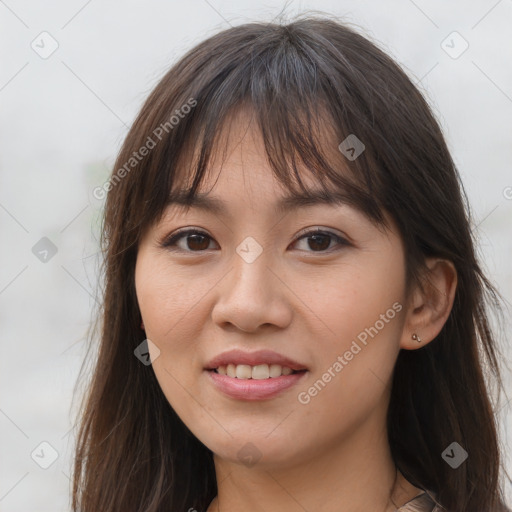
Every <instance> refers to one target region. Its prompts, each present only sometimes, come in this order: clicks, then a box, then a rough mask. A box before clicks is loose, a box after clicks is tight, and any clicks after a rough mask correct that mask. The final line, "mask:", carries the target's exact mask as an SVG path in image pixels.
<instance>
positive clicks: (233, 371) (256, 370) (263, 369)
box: [216, 364, 293, 380]
mask: <svg viewBox="0 0 512 512" xmlns="http://www.w3.org/2000/svg"><path fill="white" fill-rule="evenodd" d="M216 370H217V373H219V374H220V375H227V376H228V377H232V378H235V377H236V378H237V379H257V380H263V379H268V378H274V377H281V375H290V374H291V373H293V370H292V369H291V368H288V367H287V366H281V365H280V364H270V365H268V364H258V365H256V366H250V365H248V364H237V365H235V364H228V365H227V366H226V365H223V366H219V367H218V368H217V369H216Z"/></svg>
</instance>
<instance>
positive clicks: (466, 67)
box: [0, 0, 512, 512]
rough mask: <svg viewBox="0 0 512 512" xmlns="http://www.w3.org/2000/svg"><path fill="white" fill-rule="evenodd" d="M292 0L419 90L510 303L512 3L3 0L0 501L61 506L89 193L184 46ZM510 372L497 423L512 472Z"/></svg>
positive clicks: (89, 310)
mask: <svg viewBox="0 0 512 512" xmlns="http://www.w3.org/2000/svg"><path fill="white" fill-rule="evenodd" d="M285 7H286V9H285V12H286V13H287V14H288V16H293V15H294V14H296V13H299V12H303V11H304V10H306V9H316V10H320V11H324V12H326V13H332V14H335V15H338V16H344V17H345V19H346V20H347V21H351V22H354V23H356V24H357V25H359V26H360V27H361V30H363V31H364V32H365V33H366V34H367V35H369V36H370V37H371V38H373V39H374V40H376V41H377V42H378V43H379V45H380V46H381V47H382V48H384V49H385V50H386V51H387V52H388V53H389V54H391V56H392V57H394V58H395V59H396V60H398V61H399V62H400V63H401V64H402V66H403V67H404V68H405V70H406V71H407V72H408V74H409V76H411V78H413V80H414V81H415V82H416V83H417V84H418V85H419V87H420V88H421V90H422V91H423V92H424V94H425V95H426V97H427V99H428V101H429V103H430V104H431V105H432V108H433V109H434V111H435V113H436V115H437V117H438V119H439V121H440V123H441V125H442V128H443V130H444V133H445V135H446V139H447V142H448V145H449V147H450V149H451V151H452V153H453V156H454V159H455V162H456V164H457V166H458V168H459V170H460V172H461V174H462V178H463V181H464V183H465V187H466V189H467V192H468V195H469V198H470V201H471V203H472V206H473V212H474V226H475V227H474V229H475V233H477V234H478V238H479V240H480V255H481V258H482V261H483V262H484V266H485V268H486V269H487V271H488V273H489V274H490V277H491V279H492V281H493V282H494V283H495V284H496V285H497V286H498V288H499V290H500V291H501V293H502V294H503V296H504V298H505V299H506V301H507V304H510V302H511V299H512V265H511V254H512V236H511V235H512V232H511V220H512V172H511V156H512V154H511V153H512V144H511V142H512V131H511V119H512V66H511V63H512V31H511V30H510V27H511V26H512V0H500V1H496V0H489V1H488V0H485V1H484V0H482V1H462V0H457V1H455V0H454V1H451V2H445V1H441V0H436V1H430V2H427V1H426V0H415V1H413V0H388V1H386V2H379V1H361V0H360V1H355V0H342V1H340V0H337V1H325V0H317V1H316V2H312V1H311V2H306V1H288V2H287V4H286V5H285V2H284V1H283V2H279V1H274V2H268V1H267V2H258V1H254V0H252V1H248V0H239V1H237V2H229V1H223V0H209V1H206V0H191V1H188V2H176V1H157V0H151V1H146V2H142V1H135V0H130V1H124V2H121V1H113V0H110V1H109V0H107V1H105V0H104V1H99V0H89V1H85V0H67V1H64V0H58V1H51V2H36V1H34V0H32V1H16V0H6V1H0V20H1V30H0V51H1V58H0V62H1V67H0V105H1V111H0V112H1V116H0V140H1V151H0V183H1V185H0V228H1V233H2V241H3V247H4V249H3V252H2V264H1V265H0V327H1V343H2V345H1V346H2V349H1V355H2V357H1V358H0V364H1V371H0V385H1V387H0V390H1V394H0V432H1V437H0V439H1V447H0V461H1V462H0V510H1V511H5V512H7V511H9V512H21V511H23V512H26V511H27V510H38V511H40V512H46V511H48V512H49V511H52V512H56V511H65V510H69V483H70V482H69V476H70V474H71V462H72V447H73V440H74V437H73V436H74V431H73V420H74V409H72V408H71V405H72V402H71V400H72V396H73V390H74V386H75V382H76V379H77V376H78V371H79V369H80V366H81V364H82V361H83V359H84V355H85V347H86V343H85V342H84V339H85V335H86V330H87V327H88V325H89V322H90V321H91V316H92V314H93V311H94V308H95V307H96V302H95V300H96V299H95V295H96V291H97V281H98V264H99V260H98V237H99V227H100V219H101V209H102V207H103V202H102V201H100V200H98V199H96V198H95V197H94V196H93V195H92V190H93V189H94V188H95V187H97V186H101V185H102V184H103V183H104V182H105V180H106V179H107V177H108V175H109V172H110V170H111V167H112V165H113V163H114V159H115V156H116V154H117V151H118V149H119V147H120V144H121V142H122V140H123V137H124V136H125V135H126V133H127V130H128V127H129V126H130V124H131V123H132V121H133V120H134V117H135V115H136V113H137V111H138V109H139V108H140V106H141V104H142V102H143V100H144V99H145V98H146V96H147V95H148V93H149V92H150V91H151V89H152V88H153V87H154V86H155V85H156V83H157V81H158V80H159V78H160V77H161V76H162V75H163V74H164V73H165V72H166V71H167V69H168V68H169V67H170V65H171V64H172V63H173V62H174V61H175V60H176V59H177V58H179V56H181V55H182V54H183V53H184V52H185V51H186V50H187V49H189V48H190V47H191V46H193V45H194V44H196V43H198V42H199V41H201V40H203V39H204V38H206V37H207V36H209V35H212V34H213V33H215V32H217V31H219V30H221V29H223V28H227V27H229V26H230V25H238V24H241V23H245V22H248V21H252V20H271V19H272V18H273V17H275V16H276V15H277V14H278V13H279V12H281V11H282V10H283V8H285ZM425 193H428V191H425ZM506 313H507V317H506V325H505V329H506V330H505V333H506V337H504V339H503V340H502V343H503V349H504V350H506V355H507V361H508V363H509V365H510V361H511V351H510V349H509V347H508V343H509V342H510V336H509V334H510V327H511V322H510V309H509V310H507V312H506ZM507 337H508V339H507ZM504 371H505V378H506V384H507V395H508V396H502V399H501V402H500V405H499V414H498V421H499V424H500V428H501V432H502V436H503V437H502V443H503V449H504V452H505V454H506V456H507V460H506V466H507V469H508V471H509V473H512V456H511V451H512V450H511V449H510V440H511V433H512V413H511V403H510V402H509V401H508V400H509V399H510V398H512V393H511V390H512V379H511V375H510V373H509V372H508V371H507V369H506V368H504ZM41 443H43V444H41ZM470 456H471V455H470ZM507 493H508V500H509V502H512V489H511V488H510V485H508V486H507Z"/></svg>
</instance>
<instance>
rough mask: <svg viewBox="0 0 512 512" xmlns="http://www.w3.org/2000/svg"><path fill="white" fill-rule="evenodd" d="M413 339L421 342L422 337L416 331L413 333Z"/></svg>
mask: <svg viewBox="0 0 512 512" xmlns="http://www.w3.org/2000/svg"><path fill="white" fill-rule="evenodd" d="M412 339H413V340H415V341H417V342H418V343H421V338H420V337H419V336H418V335H417V334H416V333H414V334H413V335H412Z"/></svg>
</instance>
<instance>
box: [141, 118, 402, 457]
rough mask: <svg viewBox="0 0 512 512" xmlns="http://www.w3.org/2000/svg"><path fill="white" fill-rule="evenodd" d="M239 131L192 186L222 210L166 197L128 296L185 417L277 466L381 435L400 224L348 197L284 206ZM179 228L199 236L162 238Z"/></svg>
mask: <svg viewBox="0 0 512 512" xmlns="http://www.w3.org/2000/svg"><path fill="white" fill-rule="evenodd" d="M238 122H241V121H240V120H238ZM238 122H237V123H238ZM245 127H246V124H236V126H235V129H234V130H233V131H232V132H231V133H232V134H233V133H235V134H240V133H244V132H245ZM240 139H242V137H241V136H238V137H237V136H233V137H232V138H230V139H229V148H228V153H227V155H228V157H227V159H226V160H225V162H224V165H223V167H222V170H221V172H220V169H219V168H217V167H214V169H213V172H212V175H209V176H208V177H207V178H208V179H207V181H206V183H205V184H204V186H202V187H201V188H200V191H201V192H204V193H207V195H208V198H211V199H215V201H217V203H216V205H218V206H220V209H218V210H215V211H210V210H208V209H206V208H204V207H201V206H197V207H192V208H191V209H190V210H189V211H188V212H185V211H184V210H183V209H180V208H179V206H177V205H176V204H170V205H169V207H168V210H167V211H166V212H165V214H164V216H163V218H162V220H161V221H160V222H159V223H158V224H157V225H154V226H153V227H152V228H151V229H150V230H149V231H148V232H147V233H146V235H145V237H144V238H143V240H141V243H140V246H139V252H138V257H137V264H136V271H135V282H136V292H137V298H138V302H139V306H140V310H141V314H142V318H143V321H144V325H145V330H146V334H147V338H148V339H149V340H150V341H151V343H150V344H149V345H150V351H151V353H152V358H153V369H154V372H155V375H156V377H157V379H158V382H159V384H160V386H161V388H162V390H163V392H164V394H165V396H166V398H167V400H168V401H169V403H170V404H171V406H172V407H173V409H174V410H175V411H176V413H177V414H178V415H179V416H180V418H181V419H182V421H183V422H184V423H185V424H186V425H187V426H188V428H189V429H190V430H191V431H192V432H193V433H194V435H195V436H196V437H197V438H198V439H199V440H200V441H201V442H202V443H204V444H205V445H206V446H207V447H208V448H209V449H211V450H212V451H213V452H214V453H215V454H216V455H217V456H218V457H220V458H222V459H226V460H231V461H235V462H241V463H244V464H247V465H251V464H254V463H255V462H258V463H260V464H262V465H263V466H262V467H265V465H268V466H269V467H270V466H274V467H275V466H276V465H280V466H283V467H285V466H286V465H288V464H297V463H299V462H304V461H305V460H307V459H308V458H311V457H314V456H316V455H318V454H319V453H321V452H325V453H329V452H330V451H331V450H332V449H333V448H334V447H335V446H338V445H339V443H340V442H342V441H344V440H349V439H350V438H351V437H352V436H354V435H356V433H358V435H363V434H362V433H365V434H364V435H368V436H370V435H376V433H378V434H381V433H382V429H383V427H384V426H385V419H386V412H387V405H388V400H389V391H390V386H389V385H388V384H389V382H390V379H391V375H392V370H393V366H394V363H395V361H396V358H397V355H398V351H399V349H400V346H401V340H402V338H403V336H402V330H403V326H404V312H405V310H406V304H405V303H404V301H405V265H404V253H403V247H402V244H401V240H400V238H399V236H398V235H397V233H396V228H395V227H394V224H391V226H392V229H391V230H388V231H383V230H379V229H378V228H377V227H376V226H375V225H374V224H372V222H371V221H370V220H369V219H368V218H366V217H365V215H364V214H363V213H361V212H360V211H358V210H356V209H355V208H354V207H350V206H348V205H344V204H323V203H320V202H319V203H316V204H311V205H300V206H294V205H293V204H290V205H289V209H282V210H281V209H279V206H280V204H281V201H282V200H283V198H284V197H286V196H287V190H286V189H284V188H282V187H281V185H279V184H278V182H277V181H276V180H275V179H274V178H273V176H272V172H271V170H270V167H269V165H268V164H267V162H266V160H265V157H264V149H263V145H262V144H263V143H262V141H261V139H260V138H259V133H258V132H256V131H252V130H249V131H248V132H247V133H246V134H245V136H244V137H243V139H242V140H240ZM336 150H337V149H336V148H335V151H336ZM339 156H340V160H341V159H342V158H343V156H342V155H341V154H340V155H339ZM211 176H213V178H214V179H211V180H210V179H209V178H210V177H211ZM216 177H218V179H217V180H215V178H216ZM303 179H304V181H305V182H306V184H307V185H308V186H309V187H311V188H314V185H315V183H314V181H313V180H312V179H309V177H307V178H306V177H304V178H303ZM178 230H182V231H183V230H184V231H186V230H197V231H200V232H201V233H202V234H201V235H197V234H196V235H190V234H189V235H188V236H187V235H186V234H184V235H182V236H181V237H180V238H176V239H175V240H174V243H172V245H169V246H167V247H164V246H163V244H164V243H165V241H166V240H168V239H169V238H170V236H172V235H173V234H176V232H177V231H178ZM315 230H319V231H320V234H318V233H317V234H316V235H315V233H313V232H314V231H315ZM338 237H339V238H338ZM228 351H238V352H232V353H231V354H227V355H226V353H227V352H228ZM263 351H265V352H263ZM258 353H259V354H258ZM223 355H226V357H225V358H224V360H218V361H217V362H215V361H214V360H215V359H217V358H219V357H221V358H222V357H223ZM212 361H213V362H212ZM228 363H229V364H230V366H227V364H228ZM271 365H272V366H271ZM219 366H220V369H219V370H217V371H215V370H212V369H211V368H212V367H215V368H217V367H219ZM283 367H285V369H284V370H283ZM286 368H291V369H294V368H295V370H296V371H294V373H292V374H290V375H288V374H289V372H290V370H288V369H286ZM217 372H219V373H217ZM226 373H227V375H225V374H226ZM235 375H236V376H235ZM247 377H251V378H250V379H247Z"/></svg>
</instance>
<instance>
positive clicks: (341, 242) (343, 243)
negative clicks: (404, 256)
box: [160, 229, 351, 254]
mask: <svg viewBox="0 0 512 512" xmlns="http://www.w3.org/2000/svg"><path fill="white" fill-rule="evenodd" d="M190 235H201V236H204V237H207V238H210V240H213V239H212V238H211V237H210V236H209V235H208V234H207V233H205V232H204V231H200V230H198V229H184V230H182V231H178V232H176V233H174V234H172V235H170V236H168V237H167V238H166V239H164V240H163V242H162V243H161V244H160V245H161V247H163V248H166V249H168V250H170V251H175V252H185V253H187V252H188V253H191V254H192V253H205V252H206V251H208V249H205V250H201V251H191V250H184V249H179V248H178V249H174V248H173V247H176V246H177V242H178V241H179V240H181V239H182V238H186V236H190ZM314 235H323V236H328V237H331V238H332V239H334V241H335V242H337V244H338V246H339V248H337V249H336V248H335V249H334V250H333V249H332V248H331V249H327V250H325V251H305V252H312V253H317V254H329V253H331V252H335V251H339V250H340V249H341V248H342V247H347V246H349V245H351V244H350V243H349V242H348V240H346V239H345V238H343V237H341V236H339V235H337V234H336V233H333V232H332V231H326V230H322V229H314V230H310V231H307V232H305V233H302V234H301V235H300V236H299V237H298V238H297V239H296V241H299V240H303V239H307V238H311V237H312V236H314Z"/></svg>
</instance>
